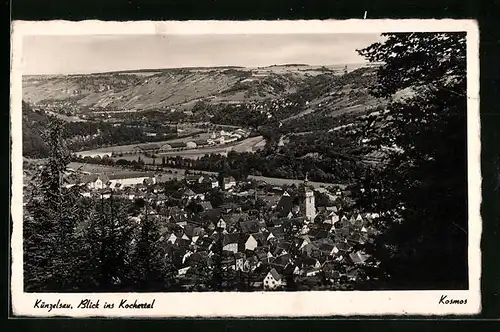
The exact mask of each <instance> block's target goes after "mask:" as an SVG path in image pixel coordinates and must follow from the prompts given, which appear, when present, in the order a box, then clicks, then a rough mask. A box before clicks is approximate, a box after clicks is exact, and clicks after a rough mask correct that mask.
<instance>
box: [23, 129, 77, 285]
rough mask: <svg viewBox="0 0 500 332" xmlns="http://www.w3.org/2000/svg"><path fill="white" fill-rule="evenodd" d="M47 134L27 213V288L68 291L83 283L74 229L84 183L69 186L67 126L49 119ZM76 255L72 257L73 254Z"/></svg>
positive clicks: (25, 258) (29, 195)
mask: <svg viewBox="0 0 500 332" xmlns="http://www.w3.org/2000/svg"><path fill="white" fill-rule="evenodd" d="M47 125H48V128H47V132H46V133H45V135H44V140H45V142H46V144H47V146H48V150H49V157H48V160H47V162H46V163H45V164H44V165H43V166H42V167H41V168H40V169H39V170H38V171H37V173H36V174H35V176H34V177H33V179H32V180H31V181H30V182H29V184H28V189H27V191H26V196H27V197H26V207H25V213H24V225H23V239H24V248H23V249H24V285H25V289H26V291H55V290H57V291H65V290H72V289H76V288H77V287H78V282H77V279H78V278H77V275H76V273H75V271H76V270H77V269H76V268H75V266H77V264H78V261H79V258H80V256H79V255H78V248H79V242H78V238H76V237H75V236H74V230H75V227H76V226H77V224H78V223H79V222H80V217H81V216H82V213H80V212H81V211H80V210H79V204H78V199H79V196H80V195H79V192H78V188H76V187H73V188H70V189H68V188H65V186H64V184H65V183H64V177H63V175H64V173H65V172H66V167H67V165H68V163H69V161H70V153H69V151H68V150H67V149H66V146H65V144H64V141H63V126H62V123H60V122H58V121H52V122H49V123H48V124H47ZM68 257H71V259H68Z"/></svg>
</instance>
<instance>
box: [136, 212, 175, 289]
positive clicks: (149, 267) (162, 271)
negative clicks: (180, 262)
mask: <svg viewBox="0 0 500 332" xmlns="http://www.w3.org/2000/svg"><path fill="white" fill-rule="evenodd" d="M148 207H149V205H148V203H146V206H145V207H144V210H145V211H146V212H145V214H144V218H143V220H142V221H141V225H140V230H139V236H138V239H137V241H136V244H135V248H134V252H133V258H132V267H131V269H132V271H133V272H132V273H131V275H132V277H133V281H134V283H135V284H136V286H137V287H136V290H138V291H156V292H158V291H162V290H165V289H166V288H167V287H168V286H169V285H168V283H169V281H170V280H167V279H169V278H167V277H170V276H168V275H167V269H166V268H167V264H166V258H165V253H164V250H163V248H162V245H161V239H162V236H161V233H160V229H159V227H158V223H157V221H156V220H154V219H153V218H152V217H151V216H149V213H148V210H149V209H148Z"/></svg>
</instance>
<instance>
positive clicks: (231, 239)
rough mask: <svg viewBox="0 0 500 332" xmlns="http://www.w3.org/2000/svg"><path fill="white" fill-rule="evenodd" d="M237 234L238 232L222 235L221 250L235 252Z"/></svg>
mask: <svg viewBox="0 0 500 332" xmlns="http://www.w3.org/2000/svg"><path fill="white" fill-rule="evenodd" d="M239 236H240V234H238V233H232V234H225V235H224V236H223V237H222V250H225V251H231V252H233V253H237V252H238V240H239Z"/></svg>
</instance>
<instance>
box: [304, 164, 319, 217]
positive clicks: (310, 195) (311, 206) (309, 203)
mask: <svg viewBox="0 0 500 332" xmlns="http://www.w3.org/2000/svg"><path fill="white" fill-rule="evenodd" d="M304 190H305V196H306V198H305V206H306V209H305V210H306V218H307V219H308V220H309V221H314V218H316V204H315V202H314V192H313V191H312V190H311V189H309V187H308V179H307V173H306V177H305V179H304Z"/></svg>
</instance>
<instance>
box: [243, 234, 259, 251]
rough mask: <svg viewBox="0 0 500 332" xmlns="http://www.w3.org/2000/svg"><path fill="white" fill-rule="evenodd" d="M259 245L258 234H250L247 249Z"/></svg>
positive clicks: (246, 243) (252, 248)
mask: <svg viewBox="0 0 500 332" xmlns="http://www.w3.org/2000/svg"><path fill="white" fill-rule="evenodd" d="M258 246H259V241H258V240H257V238H256V236H254V235H252V234H250V235H249V236H248V238H247V240H246V241H245V250H251V251H253V250H255V248H257V247H258Z"/></svg>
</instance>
